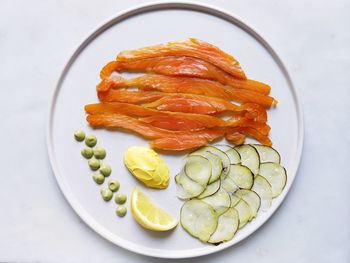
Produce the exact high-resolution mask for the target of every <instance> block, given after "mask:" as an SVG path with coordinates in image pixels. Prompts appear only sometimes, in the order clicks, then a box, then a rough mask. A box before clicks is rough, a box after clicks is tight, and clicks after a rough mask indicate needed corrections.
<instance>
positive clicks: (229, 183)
mask: <svg viewBox="0 0 350 263" xmlns="http://www.w3.org/2000/svg"><path fill="white" fill-rule="evenodd" d="M221 187H222V188H223V189H224V190H225V191H226V192H228V193H234V192H236V191H237V190H238V189H239V187H238V186H237V185H236V184H235V182H234V181H233V180H232V179H231V177H230V176H227V177H226V178H225V179H221Z"/></svg>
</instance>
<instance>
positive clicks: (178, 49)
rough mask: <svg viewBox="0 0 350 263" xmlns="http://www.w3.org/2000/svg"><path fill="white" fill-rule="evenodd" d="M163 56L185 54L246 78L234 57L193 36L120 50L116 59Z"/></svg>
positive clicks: (233, 74)
mask: <svg viewBox="0 0 350 263" xmlns="http://www.w3.org/2000/svg"><path fill="white" fill-rule="evenodd" d="M165 56H187V57H194V58H199V59H201V60H204V61H207V62H209V63H211V64H213V65H215V66H217V67H218V68H220V69H222V70H223V71H226V72H227V73H229V74H231V75H232V76H234V77H237V78H239V79H246V76H245V74H244V72H243V70H242V68H241V66H240V65H239V63H238V61H237V60H236V59H235V58H233V57H232V56H230V55H229V54H227V53H225V52H224V51H222V50H220V49H219V48H218V47H216V46H214V45H211V44H209V43H206V42H204V41H201V40H198V39H195V38H190V39H188V40H185V41H176V42H175V41H174V42H168V43H165V44H160V45H155V46H149V47H144V48H140V49H137V50H128V51H122V52H120V53H119V54H118V56H117V60H118V61H122V62H132V61H138V60H141V59H147V58H155V57H165Z"/></svg>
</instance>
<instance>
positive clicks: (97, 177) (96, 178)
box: [92, 173, 105, 184]
mask: <svg viewBox="0 0 350 263" xmlns="http://www.w3.org/2000/svg"><path fill="white" fill-rule="evenodd" d="M92 179H94V181H95V182H96V184H103V183H104V181H105V177H104V176H103V175H102V174H100V173H94V174H93V176H92Z"/></svg>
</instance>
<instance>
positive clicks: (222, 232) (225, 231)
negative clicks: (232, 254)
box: [208, 208, 239, 244]
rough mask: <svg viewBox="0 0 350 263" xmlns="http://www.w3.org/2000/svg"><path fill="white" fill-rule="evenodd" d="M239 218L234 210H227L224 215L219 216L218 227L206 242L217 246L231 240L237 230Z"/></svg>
mask: <svg viewBox="0 0 350 263" xmlns="http://www.w3.org/2000/svg"><path fill="white" fill-rule="evenodd" d="M238 226H239V216H238V212H237V210H236V209H234V208H230V209H228V210H227V211H226V212H225V213H223V214H222V215H221V216H219V219H218V226H217V228H216V230H215V232H214V233H213V234H212V235H211V236H210V238H209V240H208V242H209V243H213V244H219V243H222V242H225V241H229V240H231V239H232V238H233V237H234V235H235V233H236V232H237V230H238Z"/></svg>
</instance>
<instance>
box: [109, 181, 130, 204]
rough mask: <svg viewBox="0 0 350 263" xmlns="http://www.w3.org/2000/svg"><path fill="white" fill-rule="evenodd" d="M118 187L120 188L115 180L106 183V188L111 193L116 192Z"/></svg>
mask: <svg viewBox="0 0 350 263" xmlns="http://www.w3.org/2000/svg"><path fill="white" fill-rule="evenodd" d="M119 187H120V183H119V182H118V181H117V180H114V179H111V180H109V181H108V188H109V190H111V191H112V192H116V191H118V190H119ZM125 200H126V199H125Z"/></svg>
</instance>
